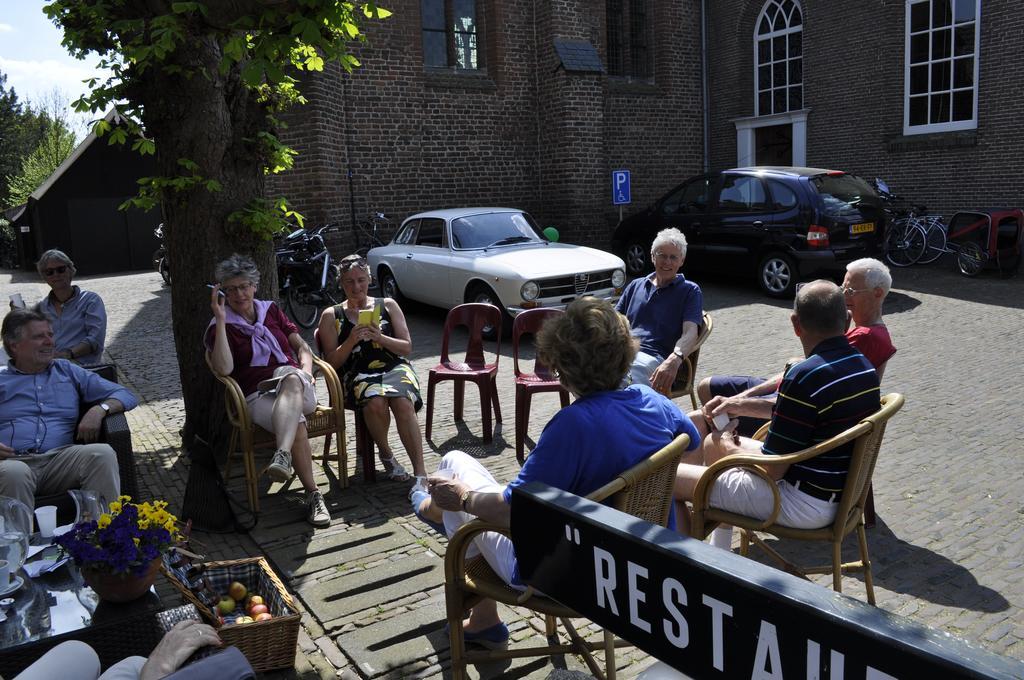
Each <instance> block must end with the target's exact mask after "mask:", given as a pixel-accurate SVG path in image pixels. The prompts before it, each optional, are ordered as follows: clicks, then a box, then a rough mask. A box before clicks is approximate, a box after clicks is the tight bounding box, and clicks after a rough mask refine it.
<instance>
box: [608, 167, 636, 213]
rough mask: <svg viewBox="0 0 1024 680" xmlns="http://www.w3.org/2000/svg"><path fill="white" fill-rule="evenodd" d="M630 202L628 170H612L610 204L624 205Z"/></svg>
mask: <svg viewBox="0 0 1024 680" xmlns="http://www.w3.org/2000/svg"><path fill="white" fill-rule="evenodd" d="M631 202H632V200H631V199H630V196H629V170H612V205H626V204H627V203H631Z"/></svg>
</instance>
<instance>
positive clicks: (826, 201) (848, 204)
mask: <svg viewBox="0 0 1024 680" xmlns="http://www.w3.org/2000/svg"><path fill="white" fill-rule="evenodd" d="M811 182H813V183H814V186H815V187H816V188H817V189H818V193H819V194H820V195H821V200H822V205H823V210H824V212H825V214H826V215H828V216H830V217H856V216H857V215H858V214H859V213H860V208H861V207H862V206H864V205H868V206H871V207H879V205H880V199H879V198H878V194H876V193H875V190H874V189H872V188H871V185H870V184H868V183H867V182H865V181H864V180H862V179H861V178H860V177H857V176H856V175H818V176H817V177H814V178H812V179H811Z"/></svg>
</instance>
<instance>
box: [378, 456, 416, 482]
mask: <svg viewBox="0 0 1024 680" xmlns="http://www.w3.org/2000/svg"><path fill="white" fill-rule="evenodd" d="M380 462H381V463H383V464H384V476H385V477H387V478H388V479H390V480H391V481H393V482H405V481H408V479H409V472H408V471H407V470H406V469H405V468H404V467H402V464H401V463H399V462H398V461H397V460H395V457H394V456H391V457H390V458H384V457H383V456H382V457H381V459H380Z"/></svg>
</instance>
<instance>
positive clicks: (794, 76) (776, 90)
mask: <svg viewBox="0 0 1024 680" xmlns="http://www.w3.org/2000/svg"><path fill="white" fill-rule="evenodd" d="M803 53H804V50H803V12H802V11H801V9H800V4H799V3H798V2H796V1H795V0H768V2H766V3H765V4H764V7H763V8H762V9H761V14H760V15H759V16H758V19H757V24H756V28H755V29H754V91H755V100H754V101H755V109H754V115H756V116H769V115H772V114H774V113H786V112H787V111H797V110H799V109H802V108H803V106H804V92H803V89H804V88H803V83H804V61H803Z"/></svg>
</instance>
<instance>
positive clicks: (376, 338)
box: [367, 325, 384, 345]
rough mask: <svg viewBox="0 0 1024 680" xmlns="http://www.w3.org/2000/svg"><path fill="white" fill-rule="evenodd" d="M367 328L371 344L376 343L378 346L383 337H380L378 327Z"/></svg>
mask: <svg viewBox="0 0 1024 680" xmlns="http://www.w3.org/2000/svg"><path fill="white" fill-rule="evenodd" d="M367 328H368V329H369V330H368V331H367V335H368V336H369V337H368V339H369V340H371V341H373V342H375V343H377V344H378V345H379V344H380V339H381V338H382V337H384V336H382V335H381V332H380V326H373V325H370V326H367Z"/></svg>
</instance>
